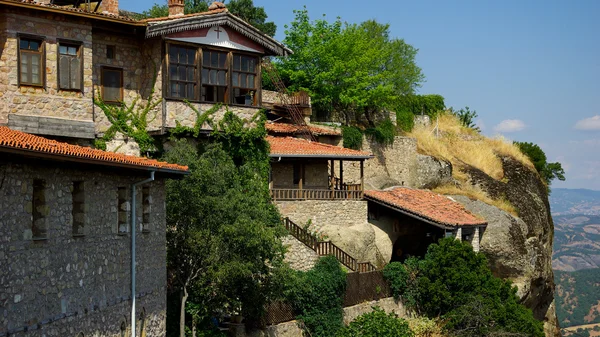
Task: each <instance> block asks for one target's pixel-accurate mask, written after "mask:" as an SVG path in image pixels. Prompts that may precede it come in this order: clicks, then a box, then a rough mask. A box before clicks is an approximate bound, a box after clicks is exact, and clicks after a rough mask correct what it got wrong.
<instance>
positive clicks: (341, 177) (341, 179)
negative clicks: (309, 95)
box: [340, 160, 344, 190]
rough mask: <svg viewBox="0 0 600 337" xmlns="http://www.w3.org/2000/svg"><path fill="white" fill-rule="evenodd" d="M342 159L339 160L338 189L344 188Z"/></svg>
mask: <svg viewBox="0 0 600 337" xmlns="http://www.w3.org/2000/svg"><path fill="white" fill-rule="evenodd" d="M343 186H344V161H343V160H340V189H342V190H343V189H344V188H343Z"/></svg>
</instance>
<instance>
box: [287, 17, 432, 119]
mask: <svg viewBox="0 0 600 337" xmlns="http://www.w3.org/2000/svg"><path fill="white" fill-rule="evenodd" d="M295 14H296V17H295V19H294V21H293V22H292V23H291V25H290V26H286V28H287V29H286V31H285V33H286V37H285V39H284V43H285V44H286V45H287V46H288V47H290V48H291V49H292V50H293V51H294V54H292V55H290V56H288V57H286V58H283V59H281V60H279V62H278V63H277V64H276V65H277V68H278V70H279V73H280V74H281V76H282V78H283V79H284V81H286V82H287V84H288V87H289V88H290V89H291V90H292V91H297V90H301V89H302V90H307V91H309V92H310V94H311V99H312V103H313V108H314V109H315V110H316V111H317V113H319V114H333V115H335V116H337V117H341V118H342V119H343V121H344V122H345V124H346V125H349V124H350V123H351V121H352V120H357V121H360V120H361V119H362V118H365V119H366V121H367V122H368V124H369V126H371V127H374V126H375V121H376V115H377V114H378V113H380V112H382V111H384V110H386V109H388V110H392V109H393V108H394V107H395V105H396V103H397V102H398V100H399V98H400V97H401V96H402V95H408V94H412V93H413V92H414V91H415V89H416V88H417V87H419V86H420V84H421V82H422V81H423V78H424V77H423V75H422V73H421V69H420V68H419V67H418V66H417V65H416V63H415V56H416V54H417V49H415V48H414V47H412V46H411V45H409V44H407V43H405V42H404V40H401V39H397V38H392V37H391V36H390V31H389V25H387V24H380V23H378V22H376V21H373V20H369V21H365V22H363V23H360V24H347V23H346V24H343V23H342V21H341V19H340V18H338V19H337V20H335V21H334V22H332V23H330V22H328V21H326V20H325V19H320V20H315V21H311V20H310V18H309V15H308V11H307V10H306V9H304V10H298V11H295Z"/></svg>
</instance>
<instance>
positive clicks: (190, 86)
mask: <svg viewBox="0 0 600 337" xmlns="http://www.w3.org/2000/svg"><path fill="white" fill-rule="evenodd" d="M195 87H196V86H195V85H193V84H192V83H188V85H187V95H186V97H187V98H189V99H194V88H195Z"/></svg>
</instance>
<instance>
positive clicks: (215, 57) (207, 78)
mask: <svg viewBox="0 0 600 337" xmlns="http://www.w3.org/2000/svg"><path fill="white" fill-rule="evenodd" d="M227 68H228V67H227V53H224V52H219V51H215V50H205V51H204V53H203V54H202V100H203V101H205V102H227V98H228V97H227V95H228V92H227Z"/></svg>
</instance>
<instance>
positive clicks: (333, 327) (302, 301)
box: [287, 256, 346, 337]
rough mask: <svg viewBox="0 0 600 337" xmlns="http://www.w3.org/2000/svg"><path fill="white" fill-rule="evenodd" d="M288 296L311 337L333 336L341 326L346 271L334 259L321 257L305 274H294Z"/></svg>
mask: <svg viewBox="0 0 600 337" xmlns="http://www.w3.org/2000/svg"><path fill="white" fill-rule="evenodd" d="M297 276H298V277H297V279H296V280H294V283H295V287H294V288H290V289H289V291H288V294H287V297H288V300H289V301H290V303H292V306H293V307H294V311H295V312H296V314H297V315H298V316H297V318H298V319H299V320H301V321H303V322H304V328H305V329H306V330H308V333H309V334H310V336H313V337H329V336H335V335H336V333H337V332H338V330H340V329H341V328H342V327H343V313H344V312H343V310H342V305H343V295H344V292H345V290H346V272H345V271H344V270H343V269H342V267H341V266H340V263H339V262H338V260H337V259H336V258H335V257H333V256H325V257H323V258H321V259H320V260H319V261H318V262H317V264H316V265H315V267H314V268H313V269H311V270H309V271H308V272H297Z"/></svg>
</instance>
